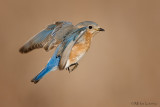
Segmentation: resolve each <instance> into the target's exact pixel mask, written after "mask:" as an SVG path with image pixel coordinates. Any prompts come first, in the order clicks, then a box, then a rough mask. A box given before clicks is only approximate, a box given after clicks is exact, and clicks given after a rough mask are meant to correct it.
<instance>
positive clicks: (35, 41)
mask: <svg viewBox="0 0 160 107" xmlns="http://www.w3.org/2000/svg"><path fill="white" fill-rule="evenodd" d="M67 27H68V28H70V29H68V30H66V31H64V32H63V30H64V29H65V28H67ZM73 27H74V26H73V25H72V23H70V22H64V21H59V22H56V23H55V24H51V25H48V26H47V28H46V29H44V30H42V31H41V32H40V33H38V34H37V35H35V36H34V37H33V38H31V39H30V40H29V41H27V42H26V43H25V44H24V45H23V46H22V47H21V48H20V50H19V51H20V52H21V53H27V52H30V51H32V50H33V49H37V48H44V49H45V50H46V51H48V50H50V49H52V48H53V47H54V45H57V43H60V42H61V41H62V40H63V37H64V36H65V35H66V34H67V33H68V32H69V31H71V30H72V29H73ZM61 32H63V33H61ZM57 36H58V37H57Z"/></svg>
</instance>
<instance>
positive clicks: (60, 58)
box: [19, 21, 104, 84]
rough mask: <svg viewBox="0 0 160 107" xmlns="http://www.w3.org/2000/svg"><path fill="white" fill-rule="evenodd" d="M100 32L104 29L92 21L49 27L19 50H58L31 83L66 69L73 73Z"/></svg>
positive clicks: (65, 23) (64, 22) (56, 24)
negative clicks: (50, 73)
mask: <svg viewBox="0 0 160 107" xmlns="http://www.w3.org/2000/svg"><path fill="white" fill-rule="evenodd" d="M100 31H104V29H102V28H101V27H99V26H98V24H96V23H95V22H92V21H84V22H80V23H78V24H77V25H73V24H72V23H71V22H66V21H58V22H56V23H55V24H51V25H48V26H47V28H45V29H44V30H42V31H41V32H40V33H38V34H37V35H35V36H34V37H33V38H31V39H30V40H28V41H27V42H26V43H25V44H24V45H23V46H22V47H21V48H20V50H19V52H20V53H28V52H30V51H32V50H34V49H38V48H44V49H45V50H46V51H50V50H51V49H53V48H56V49H55V52H54V54H53V56H52V57H51V59H50V60H49V61H48V64H47V65H46V66H45V67H44V69H43V70H42V71H41V72H40V73H39V74H38V75H37V76H35V77H34V78H33V79H32V80H31V82H33V83H35V84H36V83H37V82H38V81H39V80H40V79H42V77H44V76H45V75H46V74H47V73H48V72H50V71H55V70H64V69H66V70H68V71H69V72H71V71H73V70H74V69H75V68H76V67H77V66H78V61H79V60H80V59H81V58H82V57H83V56H84V54H85V53H86V52H87V51H88V49H89V48H90V45H91V40H92V38H93V37H94V35H95V34H97V33H98V32H100Z"/></svg>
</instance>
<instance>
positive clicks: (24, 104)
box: [0, 0, 160, 107]
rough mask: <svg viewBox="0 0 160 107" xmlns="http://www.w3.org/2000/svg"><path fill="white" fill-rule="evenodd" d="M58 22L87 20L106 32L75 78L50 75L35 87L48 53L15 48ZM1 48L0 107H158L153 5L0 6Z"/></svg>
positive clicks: (45, 1) (58, 1)
mask: <svg viewBox="0 0 160 107" xmlns="http://www.w3.org/2000/svg"><path fill="white" fill-rule="evenodd" d="M59 20H64V21H71V22H72V23H73V24H77V23H79V22H81V21H86V20H91V21H95V22H97V23H98V24H99V26H101V27H102V28H104V29H105V30H106V31H105V32H101V33H99V34H97V35H96V36H95V37H94V39H93V42H92V44H91V48H90V50H89V51H88V53H87V54H86V55H85V56H84V57H83V58H82V60H80V62H79V66H78V68H77V69H76V70H75V71H74V72H72V73H70V74H69V73H68V72H67V71H65V70H64V71H55V72H51V73H49V74H48V75H46V76H45V77H44V78H43V79H42V80H41V81H40V82H39V83H38V84H36V85H35V84H33V83H31V82H30V80H31V79H32V78H33V77H34V76H35V75H36V74H38V73H39V72H40V71H41V70H42V69H43V67H44V66H45V65H46V64H47V62H48V60H49V58H50V57H51V56H52V54H53V53H54V50H52V51H50V52H45V51H44V50H43V49H37V50H35V51H32V52H30V53H28V54H20V53H19V48H20V47H21V46H22V45H23V44H24V43H25V42H26V41H27V40H28V39H29V38H31V37H32V36H33V35H35V34H36V33H38V32H39V31H41V30H42V29H44V28H45V27H46V26H47V25H48V24H51V23H54V22H55V21H59ZM0 48H1V51H0V73H1V74H0V107H130V106H131V107H133V106H134V105H132V102H135V101H138V102H148V103H149V102H151V103H156V104H157V105H156V106H159V105H160V1H159V0H1V1H0ZM150 106H154V105H150ZM147 107H149V106H147Z"/></svg>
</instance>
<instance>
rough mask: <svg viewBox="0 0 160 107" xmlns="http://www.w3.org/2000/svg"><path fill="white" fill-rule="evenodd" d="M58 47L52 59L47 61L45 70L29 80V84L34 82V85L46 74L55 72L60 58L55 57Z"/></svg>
mask: <svg viewBox="0 0 160 107" xmlns="http://www.w3.org/2000/svg"><path fill="white" fill-rule="evenodd" d="M59 47H60V46H58V47H57V49H56V51H55V52H54V54H53V56H52V58H51V59H50V60H49V61H48V64H47V65H46V66H45V68H44V69H43V70H42V71H41V72H40V73H39V74H38V75H37V76H35V77H34V78H33V79H32V80H31V82H34V83H35V84H36V83H37V82H38V81H39V80H40V79H42V77H44V76H45V75H46V74H47V73H48V72H50V71H55V70H56V69H57V68H58V65H59V61H60V57H57V53H58V50H59Z"/></svg>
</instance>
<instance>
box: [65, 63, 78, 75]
mask: <svg viewBox="0 0 160 107" xmlns="http://www.w3.org/2000/svg"><path fill="white" fill-rule="evenodd" d="M78 65H79V64H78V63H74V64H71V65H70V66H69V67H68V68H66V70H68V71H69V73H71V72H72V71H73V70H75V69H76V68H77V66H78ZM72 66H74V67H73V68H72V69H70V67H72Z"/></svg>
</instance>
